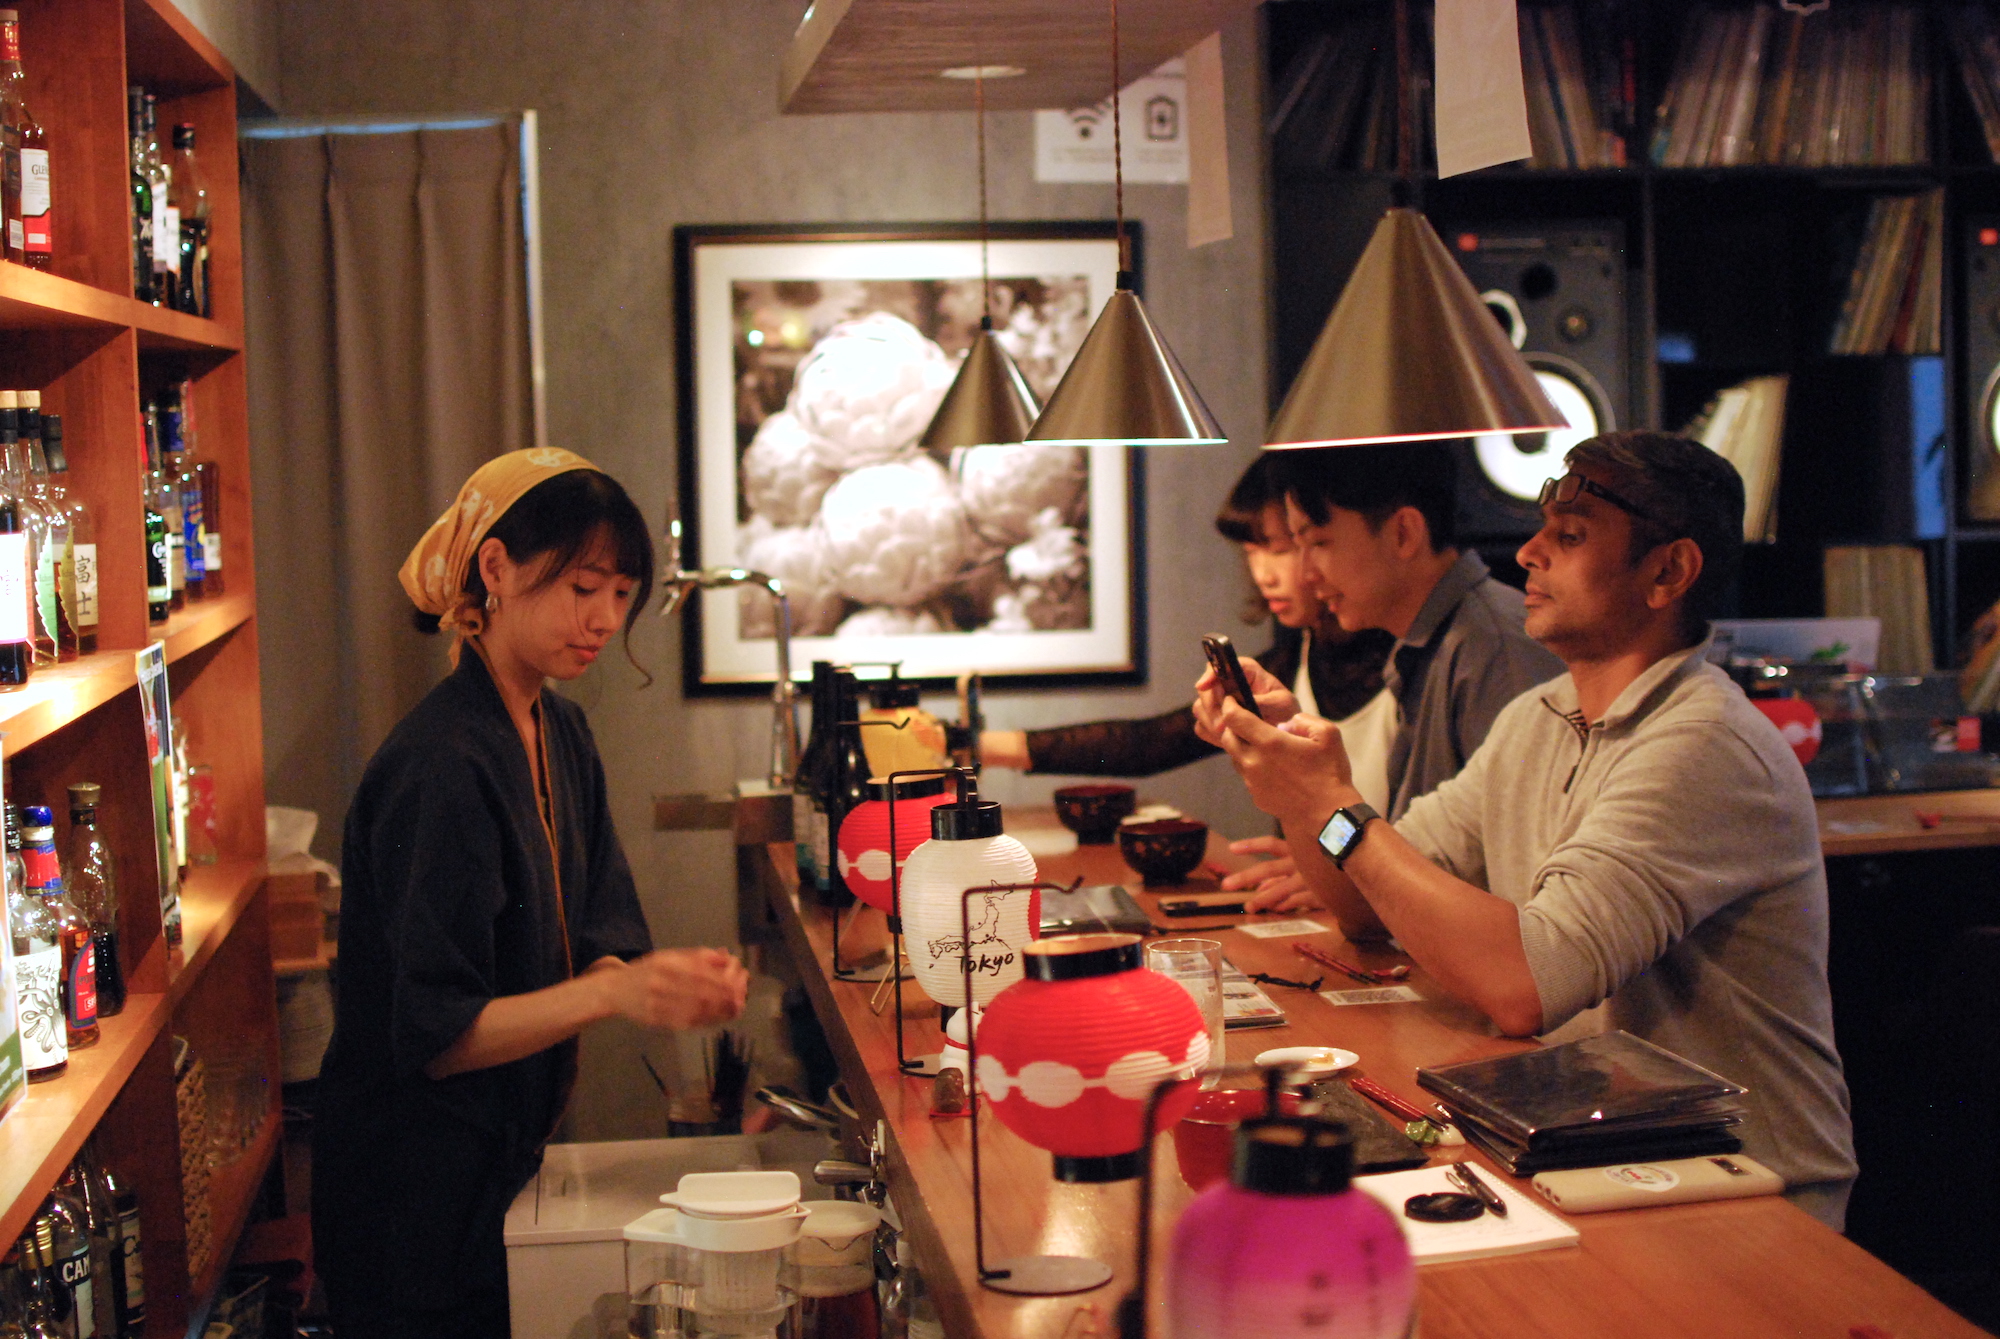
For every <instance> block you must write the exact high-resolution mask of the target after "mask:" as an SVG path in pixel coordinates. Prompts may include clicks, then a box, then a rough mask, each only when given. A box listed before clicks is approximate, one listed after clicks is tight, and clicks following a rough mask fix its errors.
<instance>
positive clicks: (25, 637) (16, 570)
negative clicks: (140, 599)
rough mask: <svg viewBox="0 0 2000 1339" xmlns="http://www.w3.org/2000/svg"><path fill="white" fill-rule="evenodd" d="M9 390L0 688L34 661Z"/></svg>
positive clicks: (2, 438) (2, 403) (2, 411)
mask: <svg viewBox="0 0 2000 1339" xmlns="http://www.w3.org/2000/svg"><path fill="white" fill-rule="evenodd" d="M16 402H17V397H16V396H15V393H14V392H13V391H0V692H5V691H7V690H8V689H12V688H20V687H23V686H25V685H26V684H27V682H28V674H29V672H30V670H31V669H32V668H33V666H34V660H35V634H34V624H33V622H32V620H31V619H30V617H29V610H30V604H29V600H30V592H31V591H32V589H33V586H32V583H31V581H30V579H29V578H30V575H31V564H30V561H29V559H30V554H29V543H28V541H29V535H28V531H29V517H30V515H31V507H30V504H29V503H28V501H27V499H26V498H24V497H23V496H22V487H23V481H22V478H21V474H20V450H19V445H18V443H19V436H20V410H19V408H18V407H17V403H16Z"/></svg>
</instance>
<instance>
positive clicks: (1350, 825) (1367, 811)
mask: <svg viewBox="0 0 2000 1339" xmlns="http://www.w3.org/2000/svg"><path fill="white" fill-rule="evenodd" d="M1381 816H1382V815H1380V814H1378V813H1376V812H1375V810H1374V809H1373V808H1372V807H1371V806H1369V805H1366V804H1350V805H1348V806H1347V807H1346V808H1345V809H1336V810H1334V811H1333V817H1332V818H1329V819H1327V820H1326V826H1325V827H1323V828H1321V829H1320V830H1319V849H1320V850H1322V851H1324V852H1326V856H1327V859H1329V860H1331V861H1333V867H1334V868H1335V869H1341V868H1344V867H1345V866H1346V864H1347V857H1349V856H1351V855H1353V854H1354V848H1355V847H1357V846H1359V845H1361V834H1362V833H1363V832H1365V831H1366V830H1367V828H1368V824H1369V823H1370V821H1372V820H1374V819H1377V818H1380V817H1381Z"/></svg>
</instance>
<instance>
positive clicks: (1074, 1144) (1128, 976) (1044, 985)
mask: <svg viewBox="0 0 2000 1339" xmlns="http://www.w3.org/2000/svg"><path fill="white" fill-rule="evenodd" d="M899 821H900V820H899ZM1022 958H1023V960H1024V962H1025V964H1026V968H1027V974H1026V976H1025V977H1024V978H1023V979H1022V980H1020V981H1017V982H1015V983H1014V984H1013V985H1011V986H1009V987H1007V989H1005V990H1003V991H1001V992H1000V993H999V994H998V995H996V996H995V997H994V998H993V1001H992V1003H990V1004H988V1005H987V1006H986V1008H985V1009H984V1010H983V1011H982V1012H981V1015H980V1019H979V1032H978V1037H977V1046H978V1052H979V1055H978V1060H977V1061H976V1064H977V1066H978V1072H979V1091H980V1092H981V1093H983V1094H984V1095H985V1097H986V1100H987V1101H989V1102H991V1103H992V1106H993V1114H994V1115H996V1116H998V1117H999V1118H1000V1122H1001V1124H1003V1125H1005V1126H1006V1127H1007V1128H1008V1129H1010V1130H1012V1131H1013V1132H1014V1133H1015V1134H1018V1135H1020V1136H1021V1137H1022V1138H1023V1139H1025V1140H1027V1141H1028V1142H1029V1143H1031V1144H1034V1145H1036V1146H1037V1147H1039V1148H1046V1149H1048V1150H1049V1151H1050V1152H1051V1153H1053V1154H1055V1164H1056V1165H1055V1173H1056V1178H1057V1179H1058V1180H1061V1181H1118V1180H1124V1179H1126V1178H1129V1177H1134V1176H1137V1175H1138V1174H1139V1171H1140V1168H1141V1165H1142V1162H1141V1159H1142V1156H1143V1149H1142V1145H1143V1144H1144V1142H1145V1141H1144V1138H1143V1131H1144V1122H1145V1113H1146V1099H1147V1098H1148V1097H1149V1096H1150V1095H1151V1094H1152V1091H1153V1087H1154V1085H1155V1084H1157V1083H1158V1082H1159V1081H1160V1080H1161V1079H1165V1078H1169V1077H1173V1076H1175V1075H1179V1076H1183V1077H1185V1078H1186V1079H1187V1080H1188V1081H1187V1082H1186V1083H1185V1084H1183V1085H1182V1086H1181V1087H1180V1088H1178V1089H1176V1090H1175V1091H1173V1092H1171V1093H1169V1094H1168V1096H1167V1097H1166V1099H1165V1100H1164V1101H1163V1102H1161V1104H1160V1111H1159V1116H1158V1118H1157V1121H1156V1126H1157V1128H1159V1129H1167V1128H1170V1127H1171V1126H1172V1125H1174V1123H1175V1122H1177V1121H1179V1120H1180V1119H1181V1117H1183V1116H1185V1115H1186V1114H1187V1113H1188V1110H1189V1108H1190V1107H1192V1106H1193V1105H1194V1101H1195V1098H1196V1097H1197V1096H1198V1095H1199V1091H1198V1087H1197V1084H1198V1076H1199V1074H1200V1073H1201V1069H1202V1067H1203V1066H1204V1065H1206V1064H1207V1063H1208V1025H1207V1024H1206V1022H1205V1021H1204V1020H1203V1019H1202V1016H1201V1010H1200V1009H1198V1008H1196V1007H1195V1003H1194V1000H1193V998H1192V997H1191V996H1189V994H1188V993H1187V991H1186V990H1184V989H1182V988H1181V986H1180V984H1179V983H1178V982H1176V981H1171V980H1169V979H1168V978H1166V977H1164V976H1161V975H1160V974H1158V973H1157V972H1149V971H1147V970H1146V969H1145V967H1144V966H1143V957H1142V954H1141V950H1140V945H1139V937H1138V936H1137V935H1115V934H1104V935H1075V936H1065V937H1063V938H1059V939H1045V940H1037V941H1036V942H1035V943H1032V944H1030V945H1028V946H1027V947H1026V948H1025V949H1023V950H1022Z"/></svg>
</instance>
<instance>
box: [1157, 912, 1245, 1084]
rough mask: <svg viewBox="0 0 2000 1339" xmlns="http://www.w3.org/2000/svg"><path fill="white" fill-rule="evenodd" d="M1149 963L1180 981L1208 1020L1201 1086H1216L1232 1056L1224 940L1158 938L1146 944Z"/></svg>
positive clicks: (1203, 1016) (1161, 973)
mask: <svg viewBox="0 0 2000 1339" xmlns="http://www.w3.org/2000/svg"><path fill="white" fill-rule="evenodd" d="M1146 966H1148V967H1150V968H1151V969H1152V970H1154V971H1156V972H1158V973H1159V974H1160V975H1161V976H1168V977H1172V978H1173V979H1174V980H1176V981H1178V982H1180V984H1181V989H1183V990H1185V991H1187V993H1188V994H1189V995H1190V996H1192V997H1193V998H1194V1002H1195V1007H1196V1008H1198V1009H1200V1010H1201V1016H1202V1018H1203V1020H1204V1021H1205V1022H1207V1024H1208V1066H1207V1070H1206V1072H1205V1073H1204V1074H1203V1075H1202V1079H1201V1086H1202V1087H1203V1088H1204V1089H1207V1088H1213V1087H1214V1086H1215V1085H1216V1083H1217V1081H1218V1080H1219V1078H1220V1076H1219V1075H1218V1074H1217V1073H1216V1072H1215V1071H1216V1069H1217V1068H1219V1067H1220V1066H1221V1065H1222V1064H1224V1063H1225V1062H1226V1061H1227V1060H1228V1059H1229V1053H1228V1048H1227V1046H1226V1045H1225V1043H1224V1040H1223V1031H1222V1028H1223V1020H1222V944H1221V942H1220V941H1218V940H1214V939H1158V940H1155V941H1153V942H1152V943H1150V944H1148V945H1146Z"/></svg>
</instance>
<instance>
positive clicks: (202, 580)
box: [167, 381, 208, 600]
mask: <svg viewBox="0 0 2000 1339" xmlns="http://www.w3.org/2000/svg"><path fill="white" fill-rule="evenodd" d="M173 403H174V408H175V410H176V412H177V414H178V421H177V427H178V429H179V431H178V433H177V434H176V436H175V437H174V438H172V439H169V444H170V447H174V448H178V449H176V450H174V451H173V454H172V455H170V456H168V457H167V471H168V477H169V481H170V483H171V484H172V486H173V489H174V505H175V507H176V508H178V509H179V511H180V518H181V520H180V525H181V574H182V584H183V586H184V587H185V588H186V591H187V598H188V599H190V600H199V599H201V598H202V596H203V594H204V593H205V587H206V578H207V576H208V551H207V548H206V547H205V546H204V544H203V543H202V532H203V529H204V526H203V522H202V514H203V513H202V494H201V475H200V473H199V472H198V471H197V469H196V467H195V462H194V459H193V456H194V447H195V434H194V382H192V381H183V382H182V383H181V384H180V387H179V389H178V391H177V392H176V394H175V396H174V401H173Z"/></svg>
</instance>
